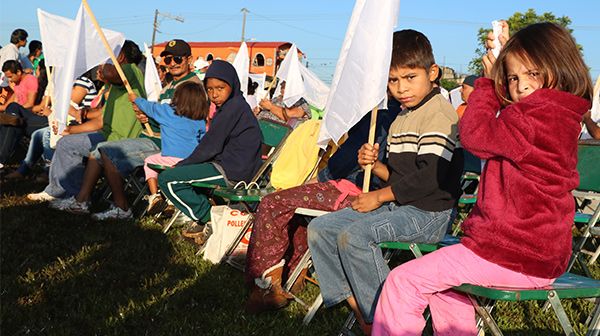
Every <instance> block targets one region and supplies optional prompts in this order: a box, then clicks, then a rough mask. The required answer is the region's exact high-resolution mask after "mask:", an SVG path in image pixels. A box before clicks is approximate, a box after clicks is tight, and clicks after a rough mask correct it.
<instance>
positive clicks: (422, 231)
mask: <svg viewBox="0 0 600 336" xmlns="http://www.w3.org/2000/svg"><path fill="white" fill-rule="evenodd" d="M451 212H452V210H451V209H448V210H444V211H440V212H429V211H424V210H421V209H418V208H415V207H413V206H407V205H404V206H401V205H398V204H396V203H395V202H390V203H386V204H384V205H382V206H381V207H379V208H378V209H375V210H373V211H370V212H367V213H361V212H358V211H354V210H352V209H351V208H345V209H342V210H339V211H336V212H333V213H330V214H327V215H324V216H321V217H317V218H315V219H313V220H312V221H311V222H310V224H309V226H308V246H309V248H310V251H311V253H312V259H313V263H314V265H315V269H316V271H317V274H318V276H319V284H320V287H321V295H323V302H324V303H325V305H326V306H327V307H330V306H333V305H335V304H337V303H339V302H341V301H343V300H346V299H347V298H349V297H350V296H351V295H354V298H355V299H356V302H357V303H358V306H359V308H360V310H361V312H362V313H363V316H364V318H365V321H366V322H368V323H370V322H372V321H373V316H374V314H375V307H376V305H377V297H378V295H379V291H380V290H381V285H382V284H383V282H384V280H385V278H386V277H387V275H388V273H389V272H390V269H389V267H388V266H387V264H386V263H385V261H384V259H383V254H382V252H381V249H380V248H379V246H378V243H380V242H385V241H405V242H417V243H434V242H438V241H440V240H442V238H443V237H444V235H445V233H446V229H447V226H448V223H449V220H450V214H451Z"/></svg>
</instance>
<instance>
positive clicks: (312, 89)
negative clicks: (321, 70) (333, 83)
mask: <svg viewBox="0 0 600 336" xmlns="http://www.w3.org/2000/svg"><path fill="white" fill-rule="evenodd" d="M300 73H301V74H302V77H303V78H304V90H305V93H304V99H306V101H307V102H308V103H309V104H311V105H313V106H314V107H316V108H318V109H320V110H323V109H324V108H325V104H326V103H327V97H328V96H329V86H327V84H325V83H323V81H321V80H320V79H319V77H317V75H315V73H314V72H312V71H310V70H309V69H308V68H306V67H305V66H304V65H303V64H300Z"/></svg>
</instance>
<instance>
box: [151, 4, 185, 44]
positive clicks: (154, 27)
mask: <svg viewBox="0 0 600 336" xmlns="http://www.w3.org/2000/svg"><path fill="white" fill-rule="evenodd" d="M159 15H162V16H164V17H165V18H168V19H173V20H175V21H179V22H181V23H183V20H184V19H183V18H182V17H181V16H175V15H171V14H169V13H161V12H159V11H158V9H157V10H155V11H154V24H153V26H152V46H151V47H150V51H152V52H154V41H155V40H154V39H155V37H156V32H157V31H158V32H159V33H160V30H158V24H159V22H158V16H159Z"/></svg>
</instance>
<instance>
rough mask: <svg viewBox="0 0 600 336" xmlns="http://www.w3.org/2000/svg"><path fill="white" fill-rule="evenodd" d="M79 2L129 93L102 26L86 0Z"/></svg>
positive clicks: (148, 126)
mask: <svg viewBox="0 0 600 336" xmlns="http://www.w3.org/2000/svg"><path fill="white" fill-rule="evenodd" d="M81 2H82V3H83V7H85V11H86V12H87V13H88V15H89V16H90V18H91V19H92V23H93V24H94V27H95V28H96V31H97V32H98V35H99V36H100V39H102V43H103V44H104V48H106V51H107V52H108V55H109V56H110V59H111V60H112V61H113V64H114V66H115V68H116V69H117V72H118V73H119V77H121V80H122V81H123V85H124V86H125V89H126V90H127V93H129V94H132V93H134V92H133V90H132V89H131V85H129V82H128V81H127V77H125V73H124V72H123V69H122V68H121V65H120V64H119V62H118V61H117V57H116V56H115V53H114V52H113V51H112V49H111V47H110V44H108V40H107V39H106V36H104V32H103V31H102V28H100V25H99V24H98V21H97V20H96V17H95V16H94V13H93V12H92V9H91V8H90V5H89V4H88V2H87V0H81ZM144 127H145V128H146V132H148V134H149V135H150V136H154V132H153V131H152V128H150V125H148V124H147V123H146V124H144Z"/></svg>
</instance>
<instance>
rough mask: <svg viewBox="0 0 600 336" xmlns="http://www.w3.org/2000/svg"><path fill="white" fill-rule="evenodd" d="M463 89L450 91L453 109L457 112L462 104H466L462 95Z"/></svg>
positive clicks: (458, 88)
mask: <svg viewBox="0 0 600 336" xmlns="http://www.w3.org/2000/svg"><path fill="white" fill-rule="evenodd" d="M460 90H461V87H460V86H459V87H457V88H454V89H452V90H451V91H450V102H451V103H452V107H454V109H455V110H456V109H457V108H458V107H459V106H460V104H462V103H464V102H463V100H462V97H461V95H460Z"/></svg>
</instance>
